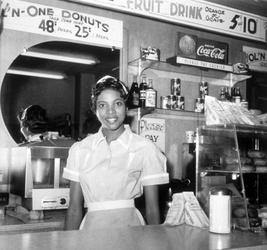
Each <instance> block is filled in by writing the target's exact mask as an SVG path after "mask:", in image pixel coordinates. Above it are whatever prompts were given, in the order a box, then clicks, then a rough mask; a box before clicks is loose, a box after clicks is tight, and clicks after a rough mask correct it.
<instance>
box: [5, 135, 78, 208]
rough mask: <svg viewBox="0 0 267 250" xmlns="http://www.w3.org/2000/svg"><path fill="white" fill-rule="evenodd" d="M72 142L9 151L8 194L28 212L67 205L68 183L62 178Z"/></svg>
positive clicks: (57, 141)
mask: <svg viewBox="0 0 267 250" xmlns="http://www.w3.org/2000/svg"><path fill="white" fill-rule="evenodd" d="M73 143H74V140H71V139H65V138H64V139H56V140H45V141H42V142H31V143H28V144H25V145H22V146H20V147H15V148H12V150H11V172H10V192H11V193H13V194H16V195H19V196H21V197H22V198H23V199H22V200H23V205H24V206H25V207H27V208H28V209H30V210H46V209H63V208H67V207H68V205H69V182H68V181H67V180H65V179H64V178H62V173H63V169H64V167H65V166H66V160H67V157H68V151H69V148H70V146H71V145H72V144H73Z"/></svg>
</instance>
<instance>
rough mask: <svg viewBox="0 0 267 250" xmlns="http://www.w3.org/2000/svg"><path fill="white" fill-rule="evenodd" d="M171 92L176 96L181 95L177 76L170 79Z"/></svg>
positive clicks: (179, 81)
mask: <svg viewBox="0 0 267 250" xmlns="http://www.w3.org/2000/svg"><path fill="white" fill-rule="evenodd" d="M171 94H172V95H176V96H179V95H181V80H180V79H179V78H173V79H171Z"/></svg>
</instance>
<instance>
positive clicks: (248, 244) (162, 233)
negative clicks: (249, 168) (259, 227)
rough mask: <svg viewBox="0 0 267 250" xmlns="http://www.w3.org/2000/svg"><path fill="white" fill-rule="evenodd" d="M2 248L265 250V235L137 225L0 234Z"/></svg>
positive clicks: (266, 237) (266, 243) (7, 249)
mask: <svg viewBox="0 0 267 250" xmlns="http://www.w3.org/2000/svg"><path fill="white" fill-rule="evenodd" d="M0 242H1V247H0V248H1V249H5V250H14V249H21V250H34V249H38V250H47V249H53V250H57V249H64V250H68V249H71V250H73V249H79V250H82V249H87V250H88V249H90V250H93V249H96V250H101V249H105V250H106V249H109V250H120V249H127V250H132V249H134V250H138V249H145V250H150V249H151V250H159V249H160V250H165V249H168V250H172V249H173V250H174V249H175V250H179V249H180V250H196V249H198V250H209V249H246V250H250V249H261V250H263V249H264V250H266V249H267V233H266V232H265V231H263V232H261V233H252V232H244V231H234V232H232V233H231V234H225V235H223V234H214V233H210V232H209V231H208V230H207V229H201V228H197V227H192V226H188V225H180V226H175V227H170V226H163V225H157V226H138V227H129V228H118V229H114V228H110V229H101V230H94V231H89V232H88V231H79V230H75V231H53V232H37V233H24V234H12V235H0Z"/></svg>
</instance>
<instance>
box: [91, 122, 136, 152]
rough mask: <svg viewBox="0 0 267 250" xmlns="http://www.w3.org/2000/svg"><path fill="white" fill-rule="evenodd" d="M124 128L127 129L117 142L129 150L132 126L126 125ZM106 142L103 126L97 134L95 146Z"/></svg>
mask: <svg viewBox="0 0 267 250" xmlns="http://www.w3.org/2000/svg"><path fill="white" fill-rule="evenodd" d="M124 128H125V130H124V131H123V133H122V134H121V135H120V136H119V138H118V139H116V140H115V141H117V142H118V143H120V144H121V145H122V146H123V147H124V148H126V149H128V148H129V145H130V141H131V138H132V131H131V129H130V126H129V125H128V124H125V125H124ZM104 140H106V138H105V136H104V135H103V132H102V126H101V127H100V129H99V130H98V132H97V133H96V139H95V143H94V145H95V146H98V144H99V143H101V142H102V141H104ZM115 141H114V142H115Z"/></svg>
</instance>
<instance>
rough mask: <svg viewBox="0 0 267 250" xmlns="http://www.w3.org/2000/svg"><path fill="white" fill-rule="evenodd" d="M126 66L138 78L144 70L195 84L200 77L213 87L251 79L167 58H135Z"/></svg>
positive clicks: (247, 76)
mask: <svg viewBox="0 0 267 250" xmlns="http://www.w3.org/2000/svg"><path fill="white" fill-rule="evenodd" d="M128 65H129V66H133V67H136V68H137V69H138V71H137V72H136V74H138V75H139V76H140V75H141V74H143V72H144V71H145V70H147V69H150V70H154V71H165V72H173V73H178V74H179V75H180V76H184V77H185V78H187V79H188V80H190V81H196V82H198V81H199V77H202V78H203V79H205V80H206V81H208V82H209V83H211V84H213V85H220V86H228V87H232V86H234V85H235V84H236V83H237V82H241V81H244V80H247V79H249V78H251V75H247V74H236V73H233V72H229V71H225V70H220V69H213V68H205V67H198V66H194V65H186V64H177V63H176V57H171V58H168V59H167V60H166V61H156V60H142V59H141V58H137V59H134V60H132V61H130V62H129V63H128ZM214 79H216V80H214Z"/></svg>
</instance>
